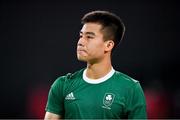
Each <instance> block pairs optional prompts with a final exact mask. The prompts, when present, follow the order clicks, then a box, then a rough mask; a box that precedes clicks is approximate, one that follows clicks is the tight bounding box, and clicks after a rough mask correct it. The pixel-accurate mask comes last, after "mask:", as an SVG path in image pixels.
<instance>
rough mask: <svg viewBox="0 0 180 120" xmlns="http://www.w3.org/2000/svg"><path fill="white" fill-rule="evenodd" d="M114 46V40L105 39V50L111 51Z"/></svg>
mask: <svg viewBox="0 0 180 120" xmlns="http://www.w3.org/2000/svg"><path fill="white" fill-rule="evenodd" d="M113 47H114V41H113V40H107V41H105V51H111V50H112V49H113Z"/></svg>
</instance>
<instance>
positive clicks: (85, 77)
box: [83, 67, 115, 84]
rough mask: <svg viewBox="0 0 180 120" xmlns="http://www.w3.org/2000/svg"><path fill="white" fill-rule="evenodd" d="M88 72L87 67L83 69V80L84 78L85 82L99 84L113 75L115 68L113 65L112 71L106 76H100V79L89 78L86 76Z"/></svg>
mask: <svg viewBox="0 0 180 120" xmlns="http://www.w3.org/2000/svg"><path fill="white" fill-rule="evenodd" d="M86 72H87V69H85V70H84V71H83V80H84V81H85V82H87V83H90V84H99V83H102V82H104V81H106V80H108V79H109V78H110V77H112V76H113V74H114V73H115V70H114V69H113V67H112V69H111V71H110V72H109V73H107V74H106V75H105V76H103V77H101V78H98V79H91V78H88V77H87V76H86Z"/></svg>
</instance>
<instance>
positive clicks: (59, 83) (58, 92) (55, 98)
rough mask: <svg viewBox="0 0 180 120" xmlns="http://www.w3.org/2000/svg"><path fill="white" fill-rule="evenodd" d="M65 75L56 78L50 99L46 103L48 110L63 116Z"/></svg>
mask: <svg viewBox="0 0 180 120" xmlns="http://www.w3.org/2000/svg"><path fill="white" fill-rule="evenodd" d="M63 84H64V81H63V77H60V78H58V79H56V80H55V82H54V83H53V84H52V86H51V88H50V91H49V95H48V100H47V104H46V112H51V113H54V114H58V115H61V116H63V113H64V102H63V101H64V99H63V98H64V97H63Z"/></svg>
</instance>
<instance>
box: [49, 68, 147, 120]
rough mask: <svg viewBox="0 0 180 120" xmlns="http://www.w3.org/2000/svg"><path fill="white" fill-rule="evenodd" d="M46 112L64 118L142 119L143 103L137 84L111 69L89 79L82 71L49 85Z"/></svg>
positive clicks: (144, 116)
mask: <svg viewBox="0 0 180 120" xmlns="http://www.w3.org/2000/svg"><path fill="white" fill-rule="evenodd" d="M46 111H47V112H51V113H54V114H58V115H60V116H62V117H63V118H64V119H124V118H129V119H139V118H140V119H141V118H143V119H145V118H146V102H145V97H144V93H143V90H142V88H141V86H140V84H139V82H138V81H136V80H134V79H132V78H131V77H129V76H127V75H125V74H123V73H121V72H118V71H115V70H114V69H112V70H111V72H109V73H108V74H107V75H106V76H104V77H103V78H100V79H97V80H92V79H89V78H88V77H86V69H85V70H84V69H82V70H80V71H78V72H76V73H74V74H67V75H66V76H62V77H59V78H58V79H57V80H56V81H55V82H54V83H53V85H52V86H51V89H50V92H49V96H48V102H47V106H46Z"/></svg>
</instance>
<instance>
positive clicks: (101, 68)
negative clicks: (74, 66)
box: [86, 59, 112, 79]
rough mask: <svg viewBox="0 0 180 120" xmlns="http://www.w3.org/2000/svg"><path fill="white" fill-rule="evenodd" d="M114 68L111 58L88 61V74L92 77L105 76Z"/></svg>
mask: <svg viewBox="0 0 180 120" xmlns="http://www.w3.org/2000/svg"><path fill="white" fill-rule="evenodd" d="M111 69H112V64H111V60H110V59H109V60H104V61H101V62H98V63H93V64H91V63H87V72H86V76H87V77H88V78H91V79H98V78H101V77H104V76H105V75H106V74H108V73H109V72H110V71H111Z"/></svg>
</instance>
